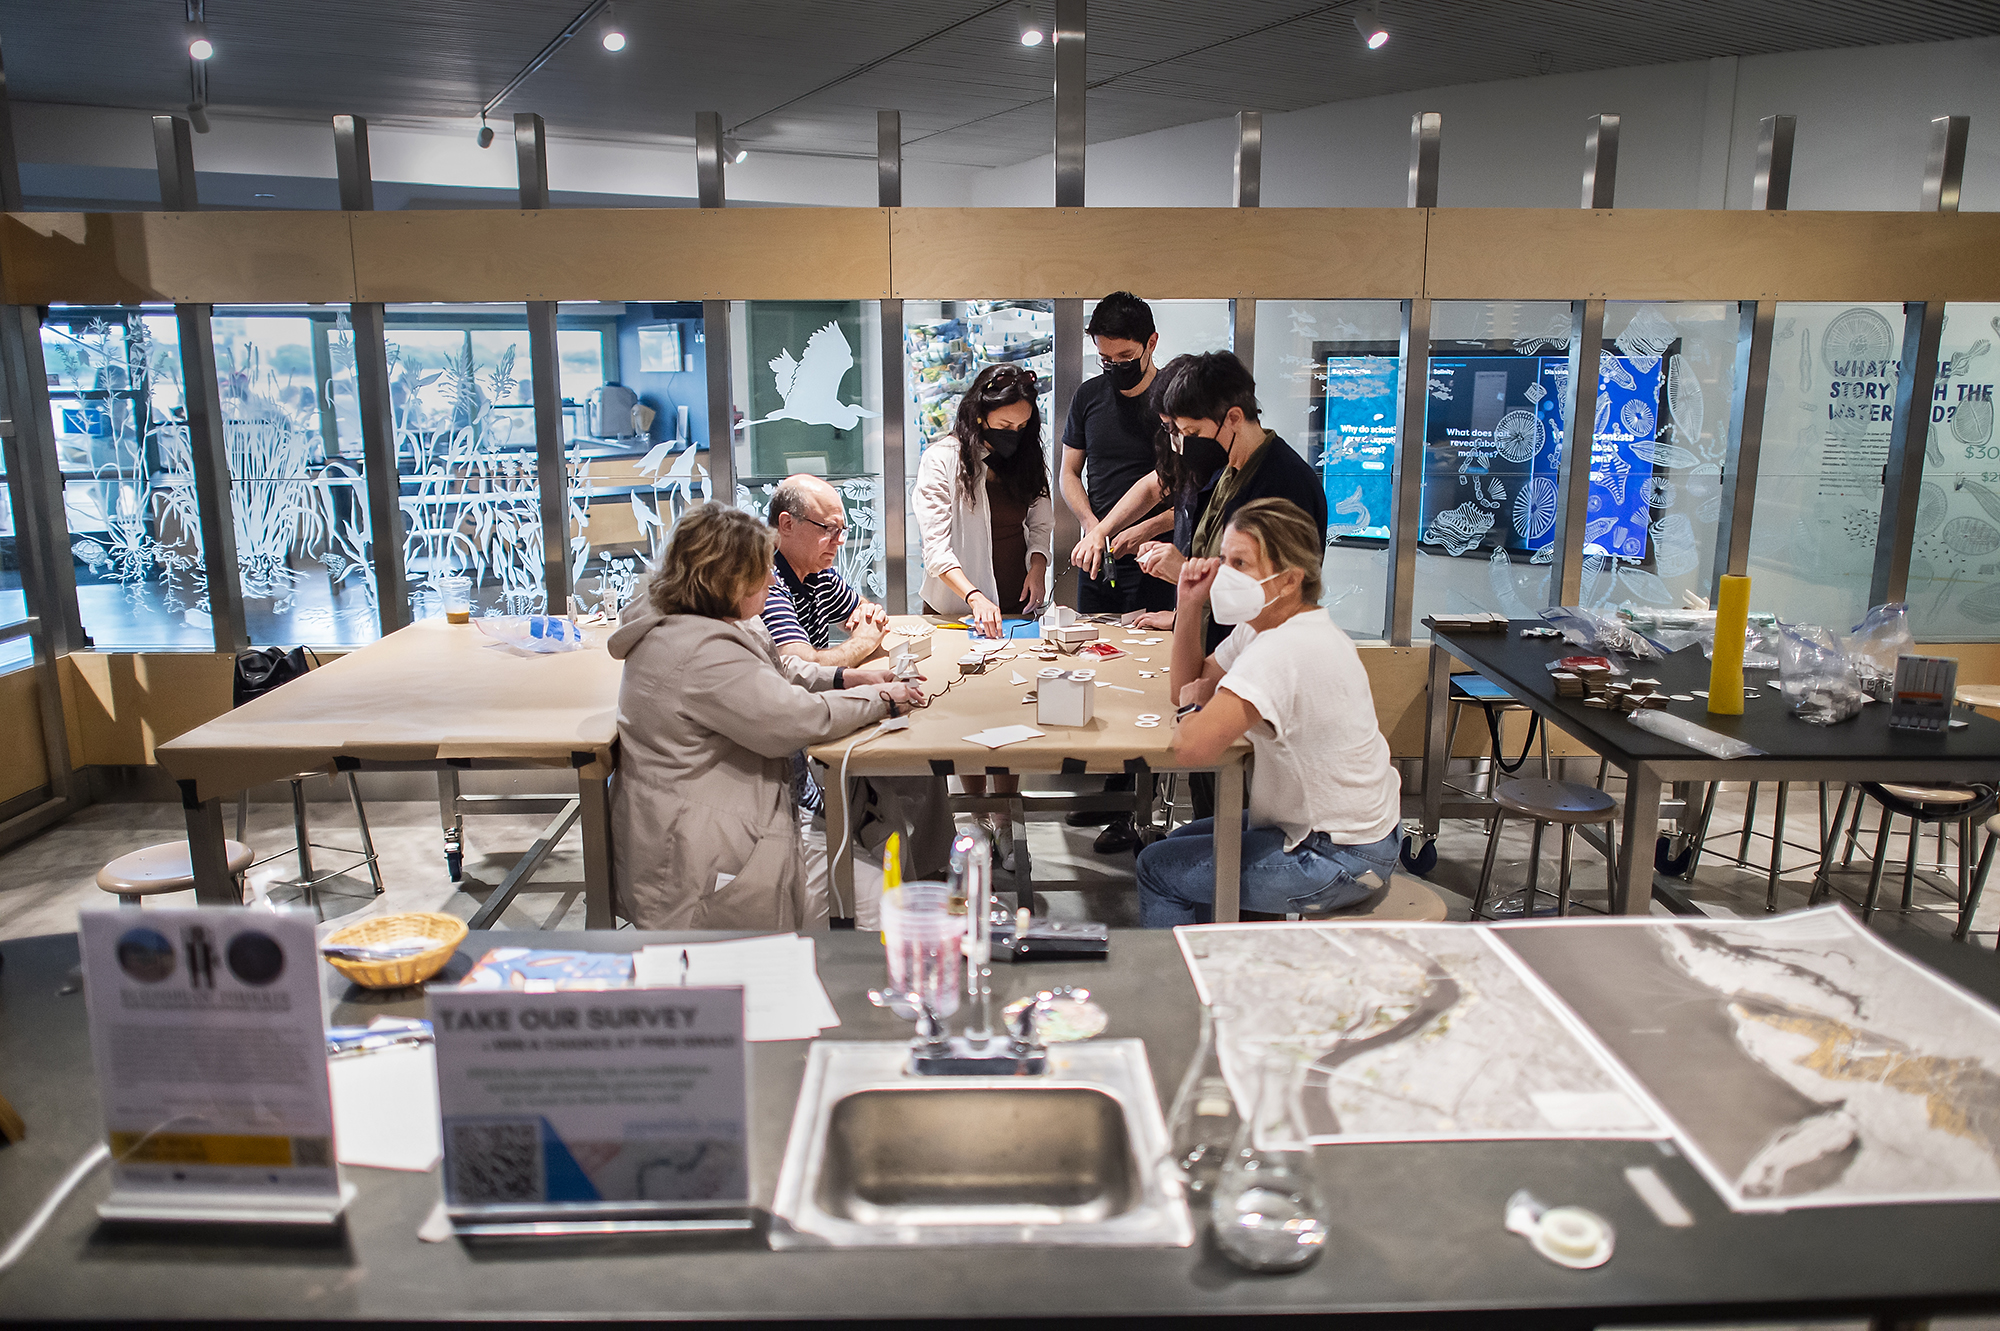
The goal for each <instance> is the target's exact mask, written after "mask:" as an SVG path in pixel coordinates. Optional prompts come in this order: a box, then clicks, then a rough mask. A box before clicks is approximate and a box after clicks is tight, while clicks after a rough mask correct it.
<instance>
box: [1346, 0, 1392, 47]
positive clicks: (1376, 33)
mask: <svg viewBox="0 0 2000 1331" xmlns="http://www.w3.org/2000/svg"><path fill="white" fill-rule="evenodd" d="M1354 30H1355V31H1356V32H1358V33H1360V34H1361V40H1362V41H1363V42H1365V43H1366V44H1367V46H1368V49H1369V50H1371V51H1379V50H1381V49H1382V48H1383V47H1384V46H1386V45H1388V42H1389V30H1388V29H1387V28H1385V27H1383V26H1382V6H1381V5H1380V4H1379V3H1376V2H1375V0H1370V3H1368V4H1365V5H1363V6H1362V7H1361V8H1360V9H1358V10H1356V11H1355V12H1354Z"/></svg>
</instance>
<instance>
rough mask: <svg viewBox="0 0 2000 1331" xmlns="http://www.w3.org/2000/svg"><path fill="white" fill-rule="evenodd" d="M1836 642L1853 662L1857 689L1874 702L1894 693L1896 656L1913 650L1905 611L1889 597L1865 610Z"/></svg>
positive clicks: (1915, 644)
mask: <svg viewBox="0 0 2000 1331" xmlns="http://www.w3.org/2000/svg"><path fill="white" fill-rule="evenodd" d="M1840 645H1841V648H1842V650H1844V651H1845V652H1846V653H1847V659H1848V660H1849V661H1851V662H1853V663H1854V671H1855V678H1856V682H1857V683H1858V684H1859V685H1860V686H1861V691H1862V692H1863V693H1866V694H1867V695H1868V696H1869V697H1871V698H1873V699H1875V701H1877V702H1888V701H1890V700H1891V699H1892V698H1894V697H1895V695H1896V658H1897V657H1899V656H1905V655H1910V654H1913V653H1915V652H1916V650H1917V640H1916V638H1915V636H1914V635H1912V634H1911V632H1910V619H1909V615H1908V614H1907V613H1906V612H1905V610H1904V606H1903V603H1902V602H1901V601H1890V602H1887V603H1886V604H1883V605H1878V606H1875V607H1874V608H1873V609H1871V610H1869V612H1868V613H1867V614H1866V615H1864V616H1862V619H1861V622H1860V623H1859V624H1856V625H1855V626H1854V630H1853V632H1851V633H1849V634H1848V635H1847V636H1846V637H1845V638H1843V639H1842V640H1841V644H1840Z"/></svg>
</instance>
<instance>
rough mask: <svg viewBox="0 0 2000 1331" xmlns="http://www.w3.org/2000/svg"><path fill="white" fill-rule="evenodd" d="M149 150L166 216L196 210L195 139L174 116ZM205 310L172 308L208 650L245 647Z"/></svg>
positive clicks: (225, 446)
mask: <svg viewBox="0 0 2000 1331" xmlns="http://www.w3.org/2000/svg"><path fill="white" fill-rule="evenodd" d="M153 152H154V156H155V158H156V160H157V163H158V165H159V170H160V204H161V206H162V207H164V208H166V209H167V210H168V211H169V212H189V211H192V210H193V209H195V208H198V207H199V206H200V200H199V199H198V197H197V194H196V191H195V179H194V140H193V138H192V137H190V134H189V125H188V122H187V121H185V120H183V119H181V118H180V117H179V116H154V117H153ZM214 315H215V307H214V306H212V305H176V306H174V321H175V323H176V325H177V326H178V330H179V335H180V353H181V392H182V397H183V400H184V401H185V402H186V404H187V430H188V452H189V455H190V457H191V459H192V462H193V466H194V494H195V504H196V507H197V509H198V510H199V512H200V514H201V562H202V571H203V573H204V574H205V576H206V577H207V580H208V614H209V622H210V624H211V626H212V627H213V629H214V632H215V650H216V651H218V652H240V651H242V650H243V649H244V648H245V647H248V646H249V645H250V635H249V631H248V630H247V629H246V628H245V626H244V620H243V587H242V583H241V581H240V577H239V570H238V568H237V566H236V517H235V507H234V505H232V504H231V503H230V474H229V439H228V435H227V433H226V431H225V428H224V425H223V420H222V393H221V390H220V389H219V388H218V387H217V385H216V381H215V331H214V327H213V319H214Z"/></svg>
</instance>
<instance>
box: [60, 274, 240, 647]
mask: <svg viewBox="0 0 2000 1331" xmlns="http://www.w3.org/2000/svg"><path fill="white" fill-rule="evenodd" d="M42 357H43V361H44V363H45V365H46V367H47V370H48V392H49V415H50V418H51V419H50V426H51V428H52V430H53V431H54V436H55V445H56V460H57V465H58V466H59V468H60V469H61V475H62V483H63V517H64V520H65V523H66V525H67V528H68V533H69V543H70V554H71V557H72V559H73V561H74V565H75V575H76V592H77V606H78V610H79V612H80V613H81V615H82V619H83V630H84V633H85V635H86V637H87V638H88V639H89V642H90V644H91V645H93V646H96V647H99V648H106V649H111V648H160V647H166V648H183V649H187V650H193V651H207V650H210V649H212V648H213V647H214V645H215V637H214V631H213V628H212V626H211V624H210V621H209V617H208V608H209V601H208V575H207V570H206V569H205V568H204V567H203V562H202V552H201V521H200V515H199V513H198V511H197V509H196V504H195V494H194V473H193V460H192V456H191V454H190V453H189V451H188V435H187V417H186V413H185V411H184V409H183V403H182V398H181V364H180V351H179V334H178V331H177V329H176V327H175V323H174V316H173V312H172V310H171V309H167V308H150V307H149V308H146V309H143V310H142V309H121V308H118V307H115V306H114V307H110V308H89V307H82V306H65V305H57V306H53V307H51V308H50V310H49V312H48V314H47V315H46V316H45V317H44V318H43V320H42Z"/></svg>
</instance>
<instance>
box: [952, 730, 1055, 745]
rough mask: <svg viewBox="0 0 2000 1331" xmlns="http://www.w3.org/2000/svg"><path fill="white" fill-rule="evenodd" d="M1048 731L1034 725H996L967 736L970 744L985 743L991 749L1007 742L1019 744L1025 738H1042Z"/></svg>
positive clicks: (967, 741) (966, 740)
mask: <svg viewBox="0 0 2000 1331" xmlns="http://www.w3.org/2000/svg"><path fill="white" fill-rule="evenodd" d="M1046 733H1048V732H1046V731H1042V730H1037V729H1035V728H1034V727H1033V726H995V727H993V728H992V729H990V730H982V731H980V732H979V733H978V734H977V735H967V736H965V742H966V743H968V744H983V745H985V746H986V747H987V748H989V749H997V748H1000V747H1001V746H1002V745H1005V744H1019V743H1020V742H1021V741H1022V740H1024V739H1040V738H1041V737H1042V736H1043V735H1044V734H1046Z"/></svg>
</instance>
